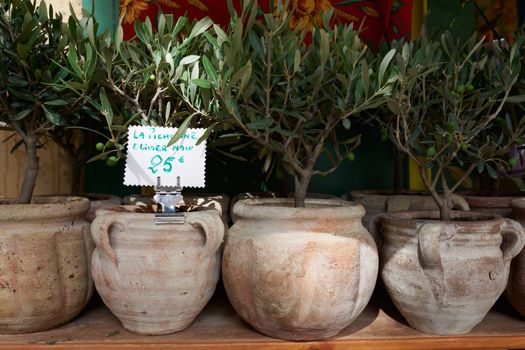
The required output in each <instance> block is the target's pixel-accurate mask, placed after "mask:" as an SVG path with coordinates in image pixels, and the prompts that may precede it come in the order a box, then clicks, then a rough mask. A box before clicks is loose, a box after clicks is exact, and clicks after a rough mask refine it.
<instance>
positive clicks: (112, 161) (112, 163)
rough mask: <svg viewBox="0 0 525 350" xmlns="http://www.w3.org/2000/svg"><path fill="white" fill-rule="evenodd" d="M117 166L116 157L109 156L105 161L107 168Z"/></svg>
mask: <svg viewBox="0 0 525 350" xmlns="http://www.w3.org/2000/svg"><path fill="white" fill-rule="evenodd" d="M117 164H118V158H117V157H116V156H111V157H108V159H106V165H107V166H115V165H117Z"/></svg>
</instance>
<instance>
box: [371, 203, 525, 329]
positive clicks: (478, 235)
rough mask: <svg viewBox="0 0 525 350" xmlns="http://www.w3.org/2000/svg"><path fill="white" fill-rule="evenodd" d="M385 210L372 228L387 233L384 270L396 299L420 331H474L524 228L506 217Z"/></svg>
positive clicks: (384, 235) (382, 257) (524, 234)
mask: <svg viewBox="0 0 525 350" xmlns="http://www.w3.org/2000/svg"><path fill="white" fill-rule="evenodd" d="M452 218H453V220H452V221H440V220H438V219H439V212H399V213H391V214H382V215H380V216H378V217H376V218H375V219H374V222H373V224H372V225H371V227H372V228H373V229H375V230H378V231H379V232H380V233H381V236H382V239H383V246H382V248H381V249H380V261H381V266H380V273H381V276H382V278H383V282H384V285H385V287H386V290H387V292H388V294H389V295H390V297H391V298H392V301H393V302H394V304H395V305H396V307H397V308H398V310H399V311H400V312H401V314H402V315H403V316H404V317H405V319H406V320H407V322H408V323H409V325H410V326H411V327H413V328H415V329H417V330H419V331H421V332H425V333H431V334H439V335H452V334H462V333H467V332H469V331H470V330H471V329H472V328H473V327H474V326H475V325H477V324H478V323H479V322H481V320H482V319H483V318H484V316H485V315H486V313H487V312H488V311H489V310H490V308H491V307H492V306H493V305H494V303H495V302H496V300H497V299H498V297H499V296H500V295H501V293H502V292H503V291H504V289H505V286H506V284H507V279H508V275H509V267H510V262H511V260H512V258H513V257H515V256H516V255H517V254H518V253H519V252H520V251H521V249H522V248H523V245H524V243H525V232H524V231H523V228H522V227H521V225H520V224H518V223H517V222H515V221H513V220H510V219H504V218H502V217H500V216H495V215H490V214H481V213H469V212H452Z"/></svg>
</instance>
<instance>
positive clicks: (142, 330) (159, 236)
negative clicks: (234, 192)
mask: <svg viewBox="0 0 525 350" xmlns="http://www.w3.org/2000/svg"><path fill="white" fill-rule="evenodd" d="M184 215H185V223H184V224H180V225H156V224H155V223H154V217H155V214H152V213H144V212H143V210H142V209H141V208H139V207H137V206H131V207H125V206H122V207H116V208H111V209H109V210H107V209H101V210H99V211H98V212H97V217H96V219H95V220H94V221H93V224H92V235H93V240H94V241H95V244H96V249H95V252H94V253H93V264H92V267H93V279H94V281H95V285H96V288H97V291H98V292H99V294H100V296H101V297H102V300H103V301H104V303H105V304H106V305H107V306H108V308H109V309H110V310H111V312H112V313H113V314H114V315H115V316H117V317H118V319H119V320H120V321H121V322H122V324H123V326H124V327H125V328H126V329H128V330H130V331H132V332H135V333H139V334H147V335H158V334H169V333H174V332H178V331H182V330H184V329H186V328H187V327H188V326H189V325H190V324H191V322H192V321H193V320H194V319H195V317H197V315H198V314H199V313H200V311H201V310H202V309H203V308H204V306H205V305H206V303H207V302H208V301H209V299H210V298H211V296H212V294H213V292H214V290H215V287H216V285H217V281H218V279H219V271H220V250H219V248H220V246H221V243H222V240H223V236H224V223H223V222H222V220H221V217H220V215H219V212H218V211H217V210H204V211H196V212H187V213H185V214H184Z"/></svg>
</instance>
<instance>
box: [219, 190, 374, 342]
mask: <svg viewBox="0 0 525 350" xmlns="http://www.w3.org/2000/svg"><path fill="white" fill-rule="evenodd" d="M233 210H234V213H235V215H237V217H238V219H237V221H236V222H235V224H234V225H233V226H232V227H231V228H230V231H229V233H228V237H227V240H226V244H225V248H224V256H223V261H222V269H223V271H222V273H223V281H224V286H225V288H226V292H227V294H228V297H229V299H230V301H231V303H232V305H233V307H234V308H235V310H236V311H237V313H238V314H239V315H240V316H241V317H242V318H243V319H244V320H245V321H247V322H248V323H249V324H250V325H252V326H253V327H254V328H255V329H256V330H258V331H260V332H261V333H264V334H266V335H269V336H272V337H277V338H282V339H289V340H314V339H322V338H327V337H331V336H333V335H336V334H337V333H339V332H340V331H341V330H342V329H344V328H345V327H347V326H348V325H349V324H350V323H352V321H353V320H354V319H355V318H356V317H357V316H359V314H360V313H361V311H362V310H363V309H364V307H365V306H366V304H367V303H368V301H369V299H370V296H371V294H372V291H373V290H374V285H375V282H376V278H377V269H378V256H377V249H376V246H375V243H374V241H373V239H372V237H371V236H370V234H369V233H368V232H367V231H366V229H365V228H364V227H363V225H362V224H361V217H362V216H363V214H364V209H363V207H362V206H361V205H358V204H353V203H350V202H345V201H341V200H322V199H307V200H306V208H294V207H293V200H292V199H279V198H277V199H246V200H241V201H239V202H237V204H236V205H235V207H234V209H233Z"/></svg>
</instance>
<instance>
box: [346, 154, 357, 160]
mask: <svg viewBox="0 0 525 350" xmlns="http://www.w3.org/2000/svg"><path fill="white" fill-rule="evenodd" d="M347 158H348V160H349V161H351V162H353V161H354V160H355V158H356V157H355V153H354V152H350V153H348V156H347Z"/></svg>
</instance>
